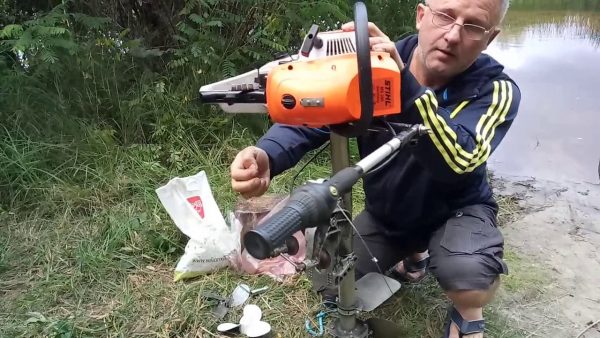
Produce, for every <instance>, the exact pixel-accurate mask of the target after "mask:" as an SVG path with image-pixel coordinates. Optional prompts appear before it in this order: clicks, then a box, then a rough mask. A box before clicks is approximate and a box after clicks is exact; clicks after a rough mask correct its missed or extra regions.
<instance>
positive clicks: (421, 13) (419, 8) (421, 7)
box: [415, 3, 425, 30]
mask: <svg viewBox="0 0 600 338" xmlns="http://www.w3.org/2000/svg"><path fill="white" fill-rule="evenodd" d="M424 15H425V5H424V4H422V3H419V4H417V15H415V17H416V28H417V30H419V28H421V21H422V20H423V16H424Z"/></svg>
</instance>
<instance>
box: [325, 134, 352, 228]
mask: <svg viewBox="0 0 600 338" xmlns="http://www.w3.org/2000/svg"><path fill="white" fill-rule="evenodd" d="M330 139H331V143H330V146H331V167H332V170H333V173H334V174H335V173H337V172H338V171H340V170H342V169H344V168H347V167H349V166H350V150H349V142H348V138H347V137H344V136H341V135H338V134H336V133H331V137H330ZM342 208H344V209H345V210H347V211H348V213H349V214H350V216H352V190H350V192H348V193H347V194H344V195H343V196H342Z"/></svg>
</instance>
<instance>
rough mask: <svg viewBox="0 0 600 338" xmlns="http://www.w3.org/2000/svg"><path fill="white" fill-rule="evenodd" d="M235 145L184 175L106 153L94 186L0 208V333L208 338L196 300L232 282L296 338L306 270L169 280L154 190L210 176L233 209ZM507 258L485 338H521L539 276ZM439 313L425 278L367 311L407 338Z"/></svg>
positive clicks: (201, 303)
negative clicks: (255, 290)
mask: <svg viewBox="0 0 600 338" xmlns="http://www.w3.org/2000/svg"><path fill="white" fill-rule="evenodd" d="M242 134H243V133H242ZM242 139H243V137H242V136H240V135H237V136H236V137H230V138H229V139H228V140H229V141H226V142H221V143H219V144H218V145H215V146H214V147H213V148H211V149H210V152H206V151H204V150H202V149H192V150H189V151H190V152H191V154H195V155H196V156H199V157H201V159H200V160H198V161H196V162H194V163H197V165H195V166H191V167H190V168H186V169H185V170H178V169H167V168H165V167H161V166H159V165H158V162H155V161H154V160H153V156H152V152H148V151H144V150H143V149H138V148H132V149H130V150H129V151H123V152H121V153H118V154H117V153H112V154H110V155H111V156H113V155H114V156H116V158H113V159H112V160H111V162H110V168H112V171H108V170H106V171H103V174H104V175H105V180H104V181H103V182H99V183H96V184H95V185H94V184H92V185H87V186H86V185H84V186H75V185H69V184H63V185H57V186H55V187H53V188H52V189H50V190H48V191H47V195H45V196H46V197H47V201H46V202H45V203H40V204H39V205H38V207H37V208H35V209H33V210H29V211H23V210H19V211H15V212H10V211H8V210H4V211H1V212H0V297H1V299H2V302H0V337H61V338H66V337H165V338H166V337H213V336H216V334H215V332H216V326H217V325H218V324H219V323H220V321H219V320H216V319H215V318H214V317H213V316H212V314H211V311H212V309H213V306H214V302H211V301H208V300H206V299H203V298H202V297H201V293H202V292H203V291H208V290H211V291H214V292H216V293H219V294H221V295H227V294H229V293H230V292H231V291H232V290H233V288H235V286H236V285H237V284H238V283H240V282H245V283H247V284H249V285H250V286H252V287H261V286H269V291H268V292H266V293H264V294H262V295H260V296H256V297H255V298H254V299H252V302H255V303H256V304H258V305H259V306H260V307H261V308H262V309H263V312H264V314H263V317H264V319H265V320H267V321H268V322H269V323H271V324H272V325H273V328H274V331H275V332H276V333H277V335H276V336H277V337H286V338H287V337H305V336H306V331H305V328H304V322H305V320H306V319H308V318H312V319H314V315H315V313H316V312H317V311H318V310H320V305H319V301H318V299H317V297H316V296H315V295H314V294H313V293H312V292H311V291H310V281H309V280H308V279H307V278H306V277H305V276H304V275H300V276H296V277H294V278H291V279H289V280H286V281H285V282H283V283H279V282H275V281H273V280H272V279H270V278H269V277H265V276H248V275H240V274H238V273H236V272H235V271H233V270H230V269H224V270H220V271H218V272H215V273H211V274H207V275H205V276H202V277H199V278H196V279H194V280H191V281H185V282H178V283H175V282H173V269H174V266H175V264H176V262H177V260H178V258H179V257H180V256H181V254H182V252H183V247H184V244H185V240H186V239H185V238H183V237H182V235H181V234H180V233H179V232H178V231H177V229H176V228H175V226H174V225H173V224H172V222H171V221H170V219H169V218H168V216H167V215H166V213H165V212H164V210H163V208H162V206H161V205H160V204H159V203H158V200H157V198H156V196H155V194H154V189H155V188H156V187H158V186H160V185H162V184H164V183H165V182H166V181H167V180H168V179H169V178H170V177H172V176H174V175H180V176H181V175H186V174H187V175H191V174H194V173H195V172H197V171H199V170H207V172H208V175H209V178H210V180H211V185H212V186H213V189H214V194H215V198H216V199H217V201H219V202H223V203H222V204H221V206H222V209H223V211H227V210H231V208H232V207H233V205H234V204H235V202H236V198H235V196H234V195H233V194H232V193H231V192H230V191H229V189H228V184H229V181H228V175H227V173H228V169H227V166H228V164H229V162H230V161H231V159H232V158H233V156H234V154H235V150H236V149H237V148H239V146H240V145H241V141H240V140H242ZM236 140H237V141H236ZM190 144H192V142H190ZM111 156H107V157H106V158H107V159H108V158H111ZM186 156H187V155H186ZM327 156H328V155H327V152H324V154H323V155H321V156H319V157H318V158H317V160H316V161H315V163H312V164H310V165H309V166H307V168H306V169H305V171H303V172H302V173H301V174H300V175H299V177H298V179H297V181H296V182H297V183H296V184H298V183H299V182H302V181H304V180H306V179H308V178H315V177H324V176H325V175H327V173H328V170H329V169H328V164H327V160H326V158H327ZM307 158H308V157H307ZM105 161H107V160H105ZM208 164H210V165H208ZM98 168H103V167H102V166H100V165H98V166H97V169H96V171H95V172H94V171H91V174H98V173H99V172H100V170H101V169H98ZM175 168H176V166H175ZM105 169H106V168H105ZM293 174H294V172H293V171H291V172H289V173H286V174H285V175H283V176H282V177H281V178H278V179H277V181H276V182H274V192H276V193H285V192H286V191H287V188H288V187H289V184H290V183H291V180H292V178H293ZM361 196H362V191H361V188H360V186H357V188H356V189H355V194H354V205H355V210H359V209H360V208H361ZM502 203H503V207H502V217H509V216H510V217H514V216H515V214H516V213H517V212H518V209H516V208H515V206H514V205H510V204H509V203H514V201H512V202H511V201H510V200H506V201H504V202H502ZM509 213H513V214H511V215H509ZM502 219H505V218H502ZM507 260H508V261H509V263H510V264H511V267H512V269H513V270H512V271H513V272H512V274H511V275H510V276H508V277H506V278H504V281H505V282H504V283H503V286H502V289H501V292H500V296H499V298H498V299H497V300H496V301H494V303H493V304H492V306H490V307H488V308H487V309H486V317H487V318H488V334H487V337H497V338H499V337H503V338H504V337H506V338H508V337H524V336H525V331H523V330H522V329H521V328H519V327H515V326H514V325H512V323H511V322H509V317H508V316H507V315H506V312H507V310H508V309H510V308H511V307H512V306H514V304H515V302H517V303H519V302H521V301H525V300H526V301H530V300H531V299H537V298H539V297H541V290H539V289H538V287H537V285H538V284H539V280H540V277H539V275H537V274H536V273H533V272H532V271H535V270H531V269H529V268H528V267H526V265H527V264H528V262H526V261H525V260H523V259H522V258H521V257H519V256H518V255H517V254H516V253H515V252H513V251H509V252H508V254H507ZM521 267H522V268H521ZM523 295H526V297H527V298H526V299H525V298H523ZM446 307H447V302H446V300H445V297H444V295H443V293H442V292H441V290H440V289H439V287H438V286H437V284H436V283H435V281H434V280H433V279H432V278H428V279H426V281H425V282H424V283H422V284H419V285H415V286H410V285H408V286H404V287H403V288H402V289H401V291H400V292H399V293H398V294H397V295H396V296H394V297H393V299H391V300H390V301H388V302H387V303H386V304H384V305H383V306H382V307H380V308H379V309H377V310H376V311H374V313H372V314H369V315H372V316H377V317H380V318H384V319H389V320H393V321H394V322H396V323H397V324H399V325H400V326H401V327H402V328H403V329H404V330H405V335H404V336H405V337H439V336H440V334H441V328H442V322H443V320H444V317H445V311H446ZM240 317H241V309H233V310H232V311H230V312H229V313H228V315H227V317H226V318H225V319H224V320H225V321H231V322H237V321H239V318H240Z"/></svg>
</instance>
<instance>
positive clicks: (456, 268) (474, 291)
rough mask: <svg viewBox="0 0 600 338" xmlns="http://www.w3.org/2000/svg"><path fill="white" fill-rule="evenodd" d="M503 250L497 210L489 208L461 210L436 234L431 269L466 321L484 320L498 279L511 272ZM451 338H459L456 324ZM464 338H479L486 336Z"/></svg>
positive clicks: (479, 207) (432, 242) (482, 206)
mask: <svg viewBox="0 0 600 338" xmlns="http://www.w3.org/2000/svg"><path fill="white" fill-rule="evenodd" d="M503 246H504V239H503V236H502V234H501V233H500V231H499V230H498V228H497V227H496V214H495V210H494V209H493V208H491V207H489V206H486V205H473V206H469V207H466V208H463V209H461V210H458V211H457V212H456V214H455V215H454V216H453V217H451V218H450V219H449V220H448V221H447V222H446V223H445V224H444V225H443V226H442V227H441V228H440V229H438V230H437V231H436V232H435V233H434V234H433V236H432V239H431V241H430V243H429V254H430V256H431V263H430V267H429V269H430V271H431V273H432V274H433V275H434V276H435V277H436V279H437V280H438V282H439V283H440V286H441V287H442V288H443V289H444V290H445V291H446V295H447V296H448V298H449V299H450V300H451V301H452V303H453V305H454V307H455V308H456V310H457V311H458V312H459V313H460V315H461V316H462V317H463V319H464V320H467V321H473V320H480V319H483V307H484V306H485V305H486V304H488V303H489V302H490V301H491V300H492V299H493V297H494V294H495V291H496V290H497V288H498V285H499V275H500V274H502V273H507V272H508V269H507V267H506V264H505V263H504V261H503V260H502V256H503ZM450 337H451V338H458V337H459V334H458V328H457V326H456V325H454V324H452V325H451V331H450ZM464 337H467V338H480V337H483V333H477V334H473V335H468V336H464Z"/></svg>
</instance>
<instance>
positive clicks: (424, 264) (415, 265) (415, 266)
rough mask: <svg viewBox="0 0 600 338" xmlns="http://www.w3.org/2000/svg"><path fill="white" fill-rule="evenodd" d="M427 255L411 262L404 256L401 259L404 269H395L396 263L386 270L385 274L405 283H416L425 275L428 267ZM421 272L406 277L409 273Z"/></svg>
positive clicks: (428, 259)
mask: <svg viewBox="0 0 600 338" xmlns="http://www.w3.org/2000/svg"><path fill="white" fill-rule="evenodd" d="M429 261H430V258H429V255H427V257H425V258H422V259H421V260H419V261H416V262H413V261H412V260H411V259H410V258H409V257H406V258H404V259H403V260H402V265H404V271H403V272H400V271H398V269H396V266H397V265H398V264H394V265H393V266H392V267H391V268H389V269H388V271H387V272H386V273H385V275H386V276H388V277H391V278H394V279H396V280H398V281H400V282H405V283H418V282H420V281H422V280H423V278H425V277H426V276H427V268H428V267H429ZM416 272H423V274H422V275H421V276H420V277H418V278H416V279H414V278H410V277H408V274H409V273H416Z"/></svg>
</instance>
